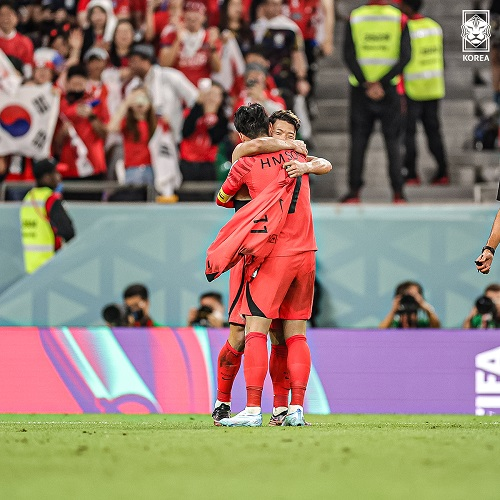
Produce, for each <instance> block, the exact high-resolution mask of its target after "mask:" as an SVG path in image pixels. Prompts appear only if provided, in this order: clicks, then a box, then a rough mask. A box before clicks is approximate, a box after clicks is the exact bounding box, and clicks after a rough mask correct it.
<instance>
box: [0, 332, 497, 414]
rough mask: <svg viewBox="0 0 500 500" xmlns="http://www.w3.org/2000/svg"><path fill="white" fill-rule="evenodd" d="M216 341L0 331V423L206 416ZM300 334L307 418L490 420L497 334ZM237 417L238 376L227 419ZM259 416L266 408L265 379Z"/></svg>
mask: <svg viewBox="0 0 500 500" xmlns="http://www.w3.org/2000/svg"><path fill="white" fill-rule="evenodd" d="M227 334H228V331H227V330H216V329H205V328H201V327H195V328H144V329H142V328H136V329H129V328H116V329H110V328H106V327H88V328H36V327H5V328H0V413H100V412H102V413H206V414H210V413H211V410H212V405H213V402H214V400H215V396H216V393H215V391H216V385H217V358H218V354H219V351H220V348H221V347H222V345H223V344H224V342H225V341H226V339H227ZM307 335H308V341H309V345H310V349H311V355H312V369H311V375H310V379H309V384H308V388H307V392H306V400H305V405H304V406H305V411H306V412H307V413H317V414H327V413H400V414H414V413H424V414H425V413H463V414H476V415H495V414H500V331H498V330H468V331H466V330H334V329H315V330H309V331H308V333H307ZM243 362H244V359H243ZM244 406H245V381H244V377H243V369H240V372H239V373H238V376H237V378H236V380H235V384H234V387H233V401H232V408H233V411H239V410H240V409H242V408H243V407H244ZM262 406H263V410H264V411H267V412H269V411H270V410H271V408H272V385H271V383H270V380H269V377H267V379H266V384H265V387H264V391H263V403H262Z"/></svg>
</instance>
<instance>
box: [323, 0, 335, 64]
mask: <svg viewBox="0 0 500 500" xmlns="http://www.w3.org/2000/svg"><path fill="white" fill-rule="evenodd" d="M321 7H322V8H323V15H324V30H325V39H324V40H323V42H322V43H321V51H322V52H323V55H325V56H330V55H332V54H333V38H334V30H335V1H334V0H321Z"/></svg>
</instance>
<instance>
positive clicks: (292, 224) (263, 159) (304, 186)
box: [221, 151, 318, 257]
mask: <svg viewBox="0 0 500 500" xmlns="http://www.w3.org/2000/svg"><path fill="white" fill-rule="evenodd" d="M291 160H298V161H301V162H303V161H306V159H305V157H304V156H303V155H300V154H298V153H296V152H295V151H279V152H277V153H269V154H261V155H257V156H249V157H243V158H240V159H239V160H238V161H237V162H235V163H234V164H233V166H232V167H231V170H230V172H229V175H228V177H227V179H226V180H225V181H224V184H223V185H222V188H221V190H222V191H223V192H224V193H225V194H226V195H229V196H234V195H235V194H236V193H237V192H238V191H239V189H240V188H241V187H242V186H243V185H246V186H247V187H248V191H249V193H250V196H251V197H252V198H255V197H256V196H257V195H258V194H259V193H260V192H262V191H263V190H264V189H265V188H266V187H267V186H268V185H269V183H270V181H271V180H272V179H274V178H276V176H277V175H278V172H279V170H280V169H281V168H282V167H283V164H284V163H286V162H288V161H291ZM317 249H318V248H317V246H316V239H315V237H314V227H313V220H312V211H311V194H310V188H309V176H308V175H303V176H302V177H299V178H298V179H297V183H296V186H295V191H294V195H293V199H292V204H291V206H290V211H289V214H288V216H287V219H286V222H285V225H284V226H283V230H282V232H281V233H280V235H279V238H278V241H277V243H276V247H275V249H274V250H273V251H272V255H273V256H274V257H281V256H287V255H295V254H298V253H302V252H308V251H314V250H317Z"/></svg>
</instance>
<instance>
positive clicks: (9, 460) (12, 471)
mask: <svg viewBox="0 0 500 500" xmlns="http://www.w3.org/2000/svg"><path fill="white" fill-rule="evenodd" d="M308 418H309V420H310V421H311V422H312V423H313V424H314V425H313V426H311V427H302V428H291V427H286V428H284V427H267V426H266V427H262V428H230V429H227V428H221V427H214V425H213V424H212V421H211V419H210V417H209V416H201V415H191V416H190V415H147V416H124V415H65V416H64V415H0V498H2V499H6V500H11V499H14V500H17V499H30V500H38V499H49V500H59V499H64V500H66V499H92V500H100V499H106V500H114V499H136V498H137V499H170V498H171V499H217V500H222V499H228V498H235V499H259V500H262V499H272V500H279V499H283V500H290V499H295V498H297V499H301V500H309V499H330V498H331V499H339V500H343V499H360V500H364V499H367V500H372V499H381V500H382V499H383V500H386V499H398V500H399V499H425V500H433V499H436V500H437V499H439V500H447V499H450V500H458V499H464V500H469V499H482V500H488V499H492V500H493V499H494V500H498V499H500V417H473V416H456V415H455V416H450V415H416V416H415V415H329V416H314V415H311V416H309V417H308ZM267 421H268V420H265V423H266V424H267Z"/></svg>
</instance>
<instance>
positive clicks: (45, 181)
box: [20, 159, 75, 274]
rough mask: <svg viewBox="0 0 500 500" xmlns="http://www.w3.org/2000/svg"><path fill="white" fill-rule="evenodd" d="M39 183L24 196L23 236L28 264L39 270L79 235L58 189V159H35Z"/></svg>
mask: <svg viewBox="0 0 500 500" xmlns="http://www.w3.org/2000/svg"><path fill="white" fill-rule="evenodd" d="M33 174H34V175H35V179H36V187H34V188H33V189H31V190H30V191H29V192H28V194H27V195H26V196H25V197H24V200H23V204H22V206H21V212H20V220H21V238H22V243H23V252H24V267H25V269H26V272H27V273H29V274H30V273H33V272H35V271H36V270H37V269H38V268H39V267H40V266H41V265H42V264H44V263H45V262H47V261H48V260H50V259H51V258H52V257H53V256H54V254H55V252H56V251H57V250H59V249H60V248H61V246H62V245H63V244H64V243H65V242H67V241H69V240H70V239H71V238H73V236H74V235H75V231H74V229H73V224H72V222H71V219H70V218H69V217H68V214H67V213H66V211H65V210H64V207H63V205H62V196H61V194H60V193H58V192H55V191H54V189H56V187H57V186H58V184H59V183H60V182H61V174H60V173H59V172H58V171H57V162H56V161H55V160H54V159H46V160H41V161H33Z"/></svg>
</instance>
